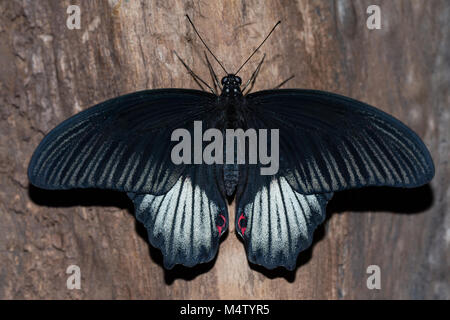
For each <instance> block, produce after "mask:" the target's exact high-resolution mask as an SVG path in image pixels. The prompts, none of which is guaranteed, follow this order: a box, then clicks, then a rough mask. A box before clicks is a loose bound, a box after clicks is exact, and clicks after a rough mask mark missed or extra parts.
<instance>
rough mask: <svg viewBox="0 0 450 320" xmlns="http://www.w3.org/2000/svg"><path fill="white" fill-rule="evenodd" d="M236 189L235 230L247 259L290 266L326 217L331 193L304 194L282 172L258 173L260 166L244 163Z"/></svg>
mask: <svg viewBox="0 0 450 320" xmlns="http://www.w3.org/2000/svg"><path fill="white" fill-rule="evenodd" d="M244 168H245V169H243V171H244V172H242V177H244V178H243V179H242V180H241V181H240V189H238V195H237V199H236V201H237V205H236V213H235V214H236V222H235V226H236V230H237V232H238V234H239V235H240V236H241V237H242V238H243V239H244V243H245V247H246V250H247V258H248V260H249V261H250V262H252V263H255V264H259V265H262V266H264V267H265V268H268V269H273V268H275V267H278V266H283V267H285V268H286V269H288V270H293V269H294V268H295V266H296V262H297V256H298V254H299V253H300V252H301V251H303V250H305V249H307V248H308V247H309V246H310V245H311V242H312V239H313V233H314V230H315V229H316V227H317V226H318V225H319V224H321V223H322V222H323V221H324V219H325V208H326V204H327V202H328V200H329V199H331V197H332V193H323V194H310V195H304V194H301V193H299V192H297V191H295V190H294V189H293V188H292V187H291V185H290V184H289V183H288V181H287V179H286V178H285V177H284V176H281V175H278V174H277V175H271V176H270V175H261V174H260V168H259V166H247V167H244Z"/></svg>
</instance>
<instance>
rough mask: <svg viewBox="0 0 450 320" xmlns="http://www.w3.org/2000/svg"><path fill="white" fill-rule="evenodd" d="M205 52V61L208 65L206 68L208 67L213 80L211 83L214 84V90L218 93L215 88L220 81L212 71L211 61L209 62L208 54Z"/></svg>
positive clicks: (218, 85) (218, 86)
mask: <svg viewBox="0 0 450 320" xmlns="http://www.w3.org/2000/svg"><path fill="white" fill-rule="evenodd" d="M204 54H205V59H206V63H207V65H208V69H209V73H210V74H211V78H212V81H213V85H214V91H215V92H216V94H217V95H218V90H217V88H220V87H221V85H220V82H219V79H218V78H217V75H216V73H215V72H214V68H213V67H212V65H211V63H210V62H209V59H208V56H207V55H206V52H204Z"/></svg>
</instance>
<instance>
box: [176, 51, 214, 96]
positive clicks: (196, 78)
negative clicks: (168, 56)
mask: <svg viewBox="0 0 450 320" xmlns="http://www.w3.org/2000/svg"><path fill="white" fill-rule="evenodd" d="M174 53H175V55H176V56H177V58H178V59H179V60H180V61H181V63H182V64H183V66H184V67H185V68H186V70H187V71H188V72H189V74H190V76H191V77H192V78H193V79H194V81H195V82H196V83H197V84H198V86H199V87H200V88H201V89H202V90H203V91H206V90H205V89H204V88H203V86H202V85H201V83H202V84H204V85H205V86H206V87H208V89H209V90H211V92H212V93H213V94H216V93H215V92H214V90H213V88H211V86H209V85H208V84H207V83H206V82H205V81H204V80H203V79H202V78H200V77H199V76H198V75H196V74H195V73H194V71H192V69H191V68H189V66H188V65H187V64H186V63H185V62H184V61H183V59H181V58H180V56H179V55H178V54H177V53H176V51H174Z"/></svg>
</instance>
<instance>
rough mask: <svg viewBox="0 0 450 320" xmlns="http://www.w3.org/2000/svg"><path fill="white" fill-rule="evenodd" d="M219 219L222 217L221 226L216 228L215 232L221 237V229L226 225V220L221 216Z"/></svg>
mask: <svg viewBox="0 0 450 320" xmlns="http://www.w3.org/2000/svg"><path fill="white" fill-rule="evenodd" d="M220 217H222V220H223V224H222V225H221V226H217V230H218V231H219V236H220V235H222V229H223V228H224V227H225V225H226V224H227V219H225V217H224V216H223V215H222V214H221V215H220Z"/></svg>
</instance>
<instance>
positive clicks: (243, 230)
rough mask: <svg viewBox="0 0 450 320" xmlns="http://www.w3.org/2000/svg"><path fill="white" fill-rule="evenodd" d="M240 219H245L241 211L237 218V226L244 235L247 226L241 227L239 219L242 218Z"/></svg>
mask: <svg viewBox="0 0 450 320" xmlns="http://www.w3.org/2000/svg"><path fill="white" fill-rule="evenodd" d="M242 219H245V217H244V213H243V212H242V213H241V216H240V217H239V219H238V226H239V228H240V229H241V232H242V235H244V233H245V230H246V229H247V227H244V228H242V227H241V220H242Z"/></svg>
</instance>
